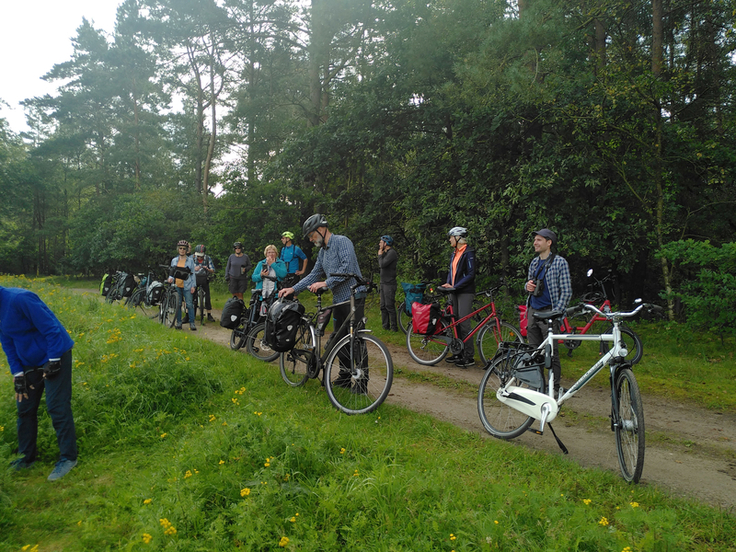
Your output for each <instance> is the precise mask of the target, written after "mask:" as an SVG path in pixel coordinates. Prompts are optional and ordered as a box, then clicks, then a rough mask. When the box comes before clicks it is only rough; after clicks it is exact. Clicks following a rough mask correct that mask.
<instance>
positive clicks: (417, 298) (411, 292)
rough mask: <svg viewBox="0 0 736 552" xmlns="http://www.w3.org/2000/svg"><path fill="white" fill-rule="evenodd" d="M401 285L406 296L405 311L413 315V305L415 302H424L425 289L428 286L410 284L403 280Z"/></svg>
mask: <svg viewBox="0 0 736 552" xmlns="http://www.w3.org/2000/svg"><path fill="white" fill-rule="evenodd" d="M401 287H402V289H403V290H404V295H405V296H406V299H405V300H404V312H406V314H409V315H411V306H412V305H413V304H414V303H424V290H425V289H426V288H427V284H408V283H406V282H401Z"/></svg>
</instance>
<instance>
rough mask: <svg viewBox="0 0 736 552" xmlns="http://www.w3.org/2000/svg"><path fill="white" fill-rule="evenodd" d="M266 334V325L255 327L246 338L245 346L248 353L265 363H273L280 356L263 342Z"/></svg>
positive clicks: (262, 323)
mask: <svg viewBox="0 0 736 552" xmlns="http://www.w3.org/2000/svg"><path fill="white" fill-rule="evenodd" d="M265 333H266V324H265V323H264V322H261V323H260V324H256V325H255V326H253V329H251V331H250V332H248V336H247V337H246V338H245V345H246V349H247V350H248V352H249V353H250V354H251V355H253V356H254V357H256V358H257V359H258V360H262V361H263V362H271V361H272V360H276V359H277V358H278V356H279V352H278V351H274V350H273V349H272V348H271V347H269V346H268V345H267V344H266V342H265V341H264V340H263V338H264V336H265Z"/></svg>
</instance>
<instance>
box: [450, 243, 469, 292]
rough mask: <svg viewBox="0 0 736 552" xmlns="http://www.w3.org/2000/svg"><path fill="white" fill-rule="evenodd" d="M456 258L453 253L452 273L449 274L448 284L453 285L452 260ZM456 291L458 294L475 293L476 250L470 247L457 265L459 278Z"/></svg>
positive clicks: (451, 258) (456, 279)
mask: <svg viewBox="0 0 736 552" xmlns="http://www.w3.org/2000/svg"><path fill="white" fill-rule="evenodd" d="M454 257H455V252H454V251H453V253H452V255H451V256H450V272H449V273H448V274H447V283H448V284H452V260H453V258H454ZM455 290H456V291H457V293H475V250H474V249H471V247H470V246H467V247H466V248H465V251H463V254H462V256H461V257H460V260H459V261H458V263H457V278H455Z"/></svg>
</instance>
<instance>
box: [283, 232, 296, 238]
mask: <svg viewBox="0 0 736 552" xmlns="http://www.w3.org/2000/svg"><path fill="white" fill-rule="evenodd" d="M281 237H282V238H289V239H290V240H294V232H288V231H287V232H284V233H283V234H281Z"/></svg>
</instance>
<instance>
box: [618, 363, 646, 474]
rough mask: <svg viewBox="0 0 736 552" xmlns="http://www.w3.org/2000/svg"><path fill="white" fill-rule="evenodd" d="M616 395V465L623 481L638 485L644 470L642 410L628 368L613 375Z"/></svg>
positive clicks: (632, 377) (639, 398)
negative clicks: (619, 468)
mask: <svg viewBox="0 0 736 552" xmlns="http://www.w3.org/2000/svg"><path fill="white" fill-rule="evenodd" d="M616 393H617V395H618V412H616V413H615V415H614V420H616V421H617V422H618V423H617V424H616V426H615V431H616V450H618V463H619V465H620V466H621V473H622V474H623V476H624V479H625V480H626V481H631V482H634V483H638V482H639V478H641V472H642V470H643V469H644V409H643V407H642V403H641V394H640V393H639V385H638V384H637V383H636V378H634V373H633V372H632V371H631V370H630V369H629V368H622V369H621V370H619V372H618V373H617V374H616Z"/></svg>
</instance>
